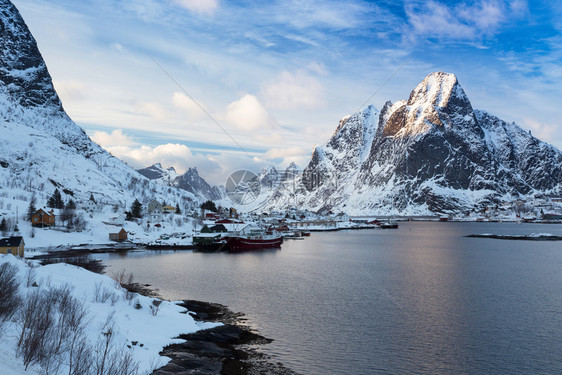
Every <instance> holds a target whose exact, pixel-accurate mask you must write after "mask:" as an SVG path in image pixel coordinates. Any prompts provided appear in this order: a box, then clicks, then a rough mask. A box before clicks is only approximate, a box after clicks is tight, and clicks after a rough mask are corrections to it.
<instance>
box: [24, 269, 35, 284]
mask: <svg viewBox="0 0 562 375" xmlns="http://www.w3.org/2000/svg"><path fill="white" fill-rule="evenodd" d="M25 281H26V286H27V287H28V288H29V287H30V286H32V285H33V284H34V283H35V270H34V269H33V268H31V267H30V268H28V269H27V273H26V276H25Z"/></svg>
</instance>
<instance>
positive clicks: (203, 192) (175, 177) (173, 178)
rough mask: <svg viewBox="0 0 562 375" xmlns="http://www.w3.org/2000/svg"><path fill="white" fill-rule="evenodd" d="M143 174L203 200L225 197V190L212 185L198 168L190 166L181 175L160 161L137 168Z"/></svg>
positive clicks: (161, 183)
mask: <svg viewBox="0 0 562 375" xmlns="http://www.w3.org/2000/svg"><path fill="white" fill-rule="evenodd" d="M137 172H139V173H140V174H142V175H143V176H145V177H147V178H149V179H151V180H153V181H155V182H157V183H158V184H160V185H163V186H173V187H176V188H178V189H182V190H185V191H188V192H190V193H192V194H193V195H195V196H196V197H198V198H200V199H201V200H208V199H210V200H213V201H215V200H220V199H223V198H224V190H222V189H221V188H220V187H218V186H211V185H209V183H207V181H205V179H204V178H203V177H201V176H199V172H198V171H197V168H189V169H188V170H187V171H186V172H185V173H184V174H182V175H179V174H178V173H177V172H176V170H175V169H174V167H170V168H167V169H164V167H162V165H161V164H160V163H156V164H154V165H151V166H150V167H147V168H143V169H137Z"/></svg>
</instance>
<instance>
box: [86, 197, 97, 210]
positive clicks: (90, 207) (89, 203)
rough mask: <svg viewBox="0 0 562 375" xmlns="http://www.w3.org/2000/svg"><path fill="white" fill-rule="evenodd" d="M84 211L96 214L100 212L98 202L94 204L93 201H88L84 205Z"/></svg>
mask: <svg viewBox="0 0 562 375" xmlns="http://www.w3.org/2000/svg"><path fill="white" fill-rule="evenodd" d="M82 209H84V210H85V211H87V212H96V211H97V210H98V204H97V203H96V202H94V201H93V200H91V199H88V200H87V201H86V202H84V204H83V205H82Z"/></svg>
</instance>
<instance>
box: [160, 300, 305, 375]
mask: <svg viewBox="0 0 562 375" xmlns="http://www.w3.org/2000/svg"><path fill="white" fill-rule="evenodd" d="M179 305H180V306H183V307H185V308H186V309H188V310H189V314H190V315H191V316H193V318H194V319H195V320H197V321H205V322H221V323H224V325H223V326H219V327H215V328H211V329H206V330H201V331H198V332H195V333H190V334H186V335H180V336H179V338H181V339H184V340H186V341H185V342H184V343H182V344H173V345H169V346H167V347H165V348H164V350H163V351H162V352H161V353H160V355H163V356H166V357H169V358H171V359H172V360H171V361H170V362H169V363H168V364H167V365H166V366H164V367H161V368H159V369H157V370H155V371H154V372H153V373H152V375H171V374H200V375H211V374H213V375H214V374H217V375H218V374H220V375H252V374H272V375H296V374H297V373H295V372H294V371H292V370H290V369H288V368H286V367H285V366H283V365H282V364H281V363H279V362H275V361H274V359H273V358H271V357H270V356H268V355H266V354H264V353H261V352H259V351H258V350H257V349H258V347H259V346H261V345H266V344H269V343H271V342H273V340H272V339H268V338H266V337H263V336H261V335H259V334H258V333H256V332H254V331H252V330H251V329H250V328H249V327H248V326H247V325H246V324H245V319H244V314H242V313H235V312H232V311H231V310H230V309H228V308H227V307H226V306H223V305H220V304H217V303H209V302H203V301H194V300H185V301H183V302H182V303H180V304H179Z"/></svg>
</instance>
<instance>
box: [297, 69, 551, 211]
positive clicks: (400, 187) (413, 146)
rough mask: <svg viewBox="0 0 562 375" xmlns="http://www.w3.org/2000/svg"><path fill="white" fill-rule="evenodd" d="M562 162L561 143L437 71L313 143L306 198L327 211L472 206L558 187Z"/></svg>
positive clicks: (464, 208)
mask: <svg viewBox="0 0 562 375" xmlns="http://www.w3.org/2000/svg"><path fill="white" fill-rule="evenodd" d="M561 165H562V154H561V153H560V151H559V150H557V149H556V148H554V147H553V146H550V145H548V144H546V143H544V142H541V141H539V140H538V139H536V138H534V137H532V136H531V135H530V134H528V133H527V132H525V131H523V130H522V129H521V128H519V127H518V126H517V125H515V124H508V123H506V122H505V121H502V120H500V119H498V118H497V117H494V116H492V115H490V114H488V113H486V112H483V111H475V110H473V108H472V105H471V103H470V100H469V99H468V97H467V96H466V94H465V92H464V90H463V89H462V87H461V86H460V84H459V83H458V81H457V78H456V77H455V76H454V75H452V74H448V73H443V72H438V73H432V74H429V75H428V76H427V77H426V78H425V79H424V80H423V81H422V82H421V83H420V84H419V85H418V86H417V87H416V88H415V89H414V90H413V91H412V92H411V94H410V96H409V98H408V100H407V101H399V102H397V103H394V104H392V103H391V102H387V103H386V104H385V105H384V107H383V109H382V110H381V112H380V114H378V113H377V112H376V110H375V109H374V108H372V107H369V108H366V109H364V110H363V111H361V112H360V113H357V114H355V115H353V116H348V117H346V118H344V119H343V120H342V121H341V122H340V124H339V125H338V127H337V129H336V131H335V133H334V135H333V137H332V138H331V139H330V141H329V142H328V143H327V144H325V145H324V146H321V147H317V148H316V149H315V150H314V152H313V154H312V158H311V161H310V163H309V164H308V166H307V167H306V168H305V170H304V173H303V183H304V184H305V186H306V188H307V189H306V190H307V192H306V193H305V194H303V195H301V196H300V201H301V204H302V205H304V206H307V207H308V208H310V209H314V210H319V211H325V210H333V209H336V210H337V209H345V210H347V211H348V212H352V213H354V212H355V213H362V212H365V213H366V212H389V211H393V212H395V213H404V214H415V213H420V214H421V213H430V212H467V211H470V210H472V209H474V208H482V207H485V206H487V205H490V204H497V203H499V202H501V201H504V200H511V199H515V198H518V197H520V196H524V195H528V194H532V193H535V192H551V191H555V190H556V189H559V188H560V187H559V186H560V181H561V177H562V170H561ZM314 173H316V174H317V177H316V178H315V179H312V178H311V177H310V176H313V175H314ZM310 181H314V183H310ZM306 182H309V183H308V185H307V184H306Z"/></svg>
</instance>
